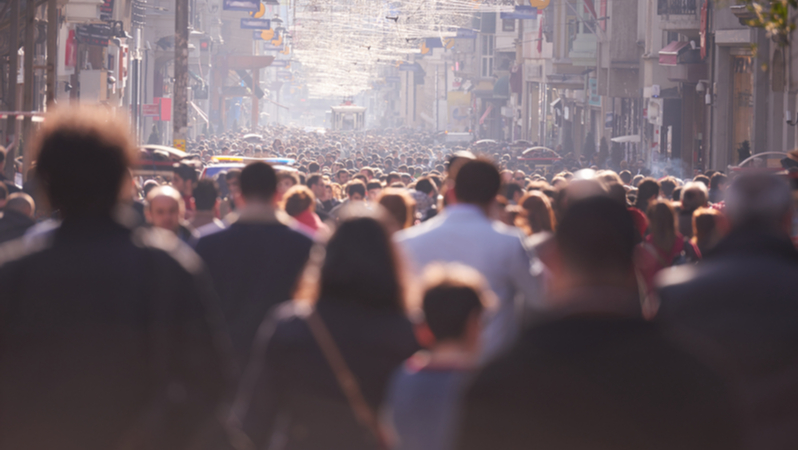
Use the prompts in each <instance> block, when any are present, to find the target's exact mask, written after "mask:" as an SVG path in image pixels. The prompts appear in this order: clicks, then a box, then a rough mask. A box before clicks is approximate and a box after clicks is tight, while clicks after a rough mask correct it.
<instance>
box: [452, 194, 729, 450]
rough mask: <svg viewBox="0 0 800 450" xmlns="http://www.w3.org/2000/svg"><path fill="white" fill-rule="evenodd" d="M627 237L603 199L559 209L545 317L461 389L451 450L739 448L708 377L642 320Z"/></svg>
mask: <svg viewBox="0 0 800 450" xmlns="http://www.w3.org/2000/svg"><path fill="white" fill-rule="evenodd" d="M635 233H636V231H635V229H634V225H633V220H632V219H631V217H630V214H628V212H627V211H626V209H625V207H624V206H623V205H621V204H619V202H616V201H614V200H612V199H610V198H607V197H590V198H588V199H584V200H578V201H577V202H575V203H574V204H573V205H571V206H570V207H569V209H568V210H567V211H566V213H565V215H564V217H563V219H562V221H561V223H559V227H558V229H557V231H556V245H557V247H558V253H559V256H560V257H559V262H558V264H557V267H556V268H555V270H554V275H553V283H552V285H551V287H552V292H551V294H550V295H549V297H548V304H549V307H550V311H549V313H547V315H546V316H540V317H539V320H538V322H537V323H535V324H533V325H531V326H530V327H529V328H528V329H527V330H525V331H524V332H523V334H522V335H521V337H520V338H519V340H518V341H517V342H516V344H515V345H514V346H513V347H511V348H510V349H509V350H508V351H507V352H506V353H504V354H501V355H500V356H498V357H497V358H496V359H494V360H492V361H490V362H489V363H488V364H487V365H486V366H485V367H484V368H483V369H481V370H480V371H479V373H478V374H477V376H476V378H475V380H473V382H472V384H471V385H470V386H469V388H468V389H467V392H466V394H465V397H464V400H463V404H464V407H463V410H462V414H463V417H462V419H461V421H460V432H459V437H458V439H457V445H456V448H457V449H458V450H472V449H481V450H485V449H506V450H515V449H536V448H541V449H550V450H554V449H563V450H567V449H569V450H583V449H586V450H588V449H593V450H605V449H607V450H611V449H614V450H627V449H631V450H633V449H644V448H646V449H664V450H668V449H678V448H680V449H698V450H699V449H734V448H739V447H738V438H737V428H736V424H737V422H736V418H735V417H733V416H732V415H731V413H730V401H729V399H728V396H727V394H726V392H725V391H724V390H723V389H722V387H721V385H720V383H719V380H718V378H717V377H716V376H714V374H713V372H712V371H711V370H710V369H708V368H707V367H705V366H704V365H703V364H702V363H700V362H699V361H698V360H696V359H695V358H694V357H692V356H691V355H690V354H688V353H687V352H685V351H683V350H682V349H681V348H680V347H679V346H678V345H677V344H674V343H672V342H671V341H670V340H668V339H667V338H666V337H665V336H664V335H662V334H661V333H660V331H659V330H658V328H657V327H656V326H655V325H654V324H653V323H651V322H646V321H644V320H643V319H642V313H641V308H640V306H639V299H638V295H637V285H636V277H635V274H634V268H633V261H632V252H633V248H634V244H635Z"/></svg>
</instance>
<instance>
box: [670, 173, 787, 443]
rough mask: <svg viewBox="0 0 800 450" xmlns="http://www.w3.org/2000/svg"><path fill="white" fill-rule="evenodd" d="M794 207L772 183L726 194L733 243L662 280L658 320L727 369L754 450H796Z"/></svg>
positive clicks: (759, 181) (747, 178) (743, 179)
mask: <svg viewBox="0 0 800 450" xmlns="http://www.w3.org/2000/svg"><path fill="white" fill-rule="evenodd" d="M792 202H796V200H794V199H793V198H792V194H791V192H790V190H789V187H788V184H787V183H785V182H784V181H783V180H781V179H779V178H778V177H776V176H772V175H763V174H756V175H742V176H740V177H738V178H736V179H735V180H734V181H733V182H732V183H731V186H730V187H729V188H728V189H727V190H726V199H725V204H726V208H725V213H726V215H727V216H728V218H729V219H730V222H731V227H732V228H731V233H730V234H729V235H728V236H726V237H725V238H723V240H722V241H720V243H719V244H717V246H716V247H714V248H713V249H712V250H710V251H709V252H708V254H707V255H705V258H704V259H703V261H702V262H701V263H700V264H698V265H697V266H682V267H680V268H678V270H676V271H674V272H668V273H665V275H666V276H664V277H663V278H662V279H661V280H660V289H659V296H660V298H661V307H660V309H659V312H658V315H657V316H656V318H657V320H659V321H661V322H662V323H663V324H664V326H665V327H667V328H668V329H670V330H671V331H673V332H674V333H676V334H677V335H680V336H682V337H683V339H684V340H685V342H686V344H687V347H688V348H691V349H692V350H693V351H696V352H700V354H701V355H702V356H703V358H704V359H706V360H708V361H713V362H715V363H716V364H719V365H720V366H721V367H722V368H723V369H724V371H723V372H722V373H723V375H724V377H725V380H726V382H727V383H728V384H729V385H731V386H733V389H734V394H735V397H736V400H737V409H738V410H739V411H741V412H742V414H743V415H744V417H745V427H744V430H745V432H746V435H747V444H748V448H751V449H789V448H795V449H796V448H797V444H798V443H797V419H798V417H797V394H798V393H797V376H798V373H797V350H798V349H797V298H798V292H797V274H798V269H797V250H796V249H795V247H794V245H793V244H792V241H791V239H790V238H789V233H788V226H789V224H790V223H791V204H792Z"/></svg>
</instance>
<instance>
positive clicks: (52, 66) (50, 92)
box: [46, 0, 58, 109]
mask: <svg viewBox="0 0 800 450" xmlns="http://www.w3.org/2000/svg"><path fill="white" fill-rule="evenodd" d="M56 1H57V0H47V88H46V94H47V102H46V104H47V109H50V108H52V107H54V106H55V103H56V95H57V91H58V79H57V78H56V60H57V59H58V49H57V48H56V42H57V41H58V5H57V4H56Z"/></svg>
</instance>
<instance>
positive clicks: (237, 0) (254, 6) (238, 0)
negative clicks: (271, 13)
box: [222, 0, 261, 12]
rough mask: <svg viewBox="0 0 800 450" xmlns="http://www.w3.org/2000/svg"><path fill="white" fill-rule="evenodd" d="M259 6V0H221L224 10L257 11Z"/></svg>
mask: <svg viewBox="0 0 800 450" xmlns="http://www.w3.org/2000/svg"><path fill="white" fill-rule="evenodd" d="M260 7H261V2H260V1H259V0H222V9H224V10H226V11H248V12H250V11H253V12H255V11H258V9H259V8H260Z"/></svg>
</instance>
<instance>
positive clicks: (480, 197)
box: [455, 159, 500, 205]
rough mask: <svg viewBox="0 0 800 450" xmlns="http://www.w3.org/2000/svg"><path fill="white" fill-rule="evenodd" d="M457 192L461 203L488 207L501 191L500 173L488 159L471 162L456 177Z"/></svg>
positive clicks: (465, 164)
mask: <svg viewBox="0 0 800 450" xmlns="http://www.w3.org/2000/svg"><path fill="white" fill-rule="evenodd" d="M455 191H456V198H457V199H458V201H459V202H463V203H471V204H475V205H488V204H489V203H491V202H492V200H494V198H495V196H496V195H497V193H498V192H499V191H500V172H498V171H497V168H496V167H495V166H494V164H492V163H491V161H489V160H487V159H474V160H469V161H467V162H466V163H464V165H463V166H462V167H461V169H459V171H458V175H456V187H455Z"/></svg>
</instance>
